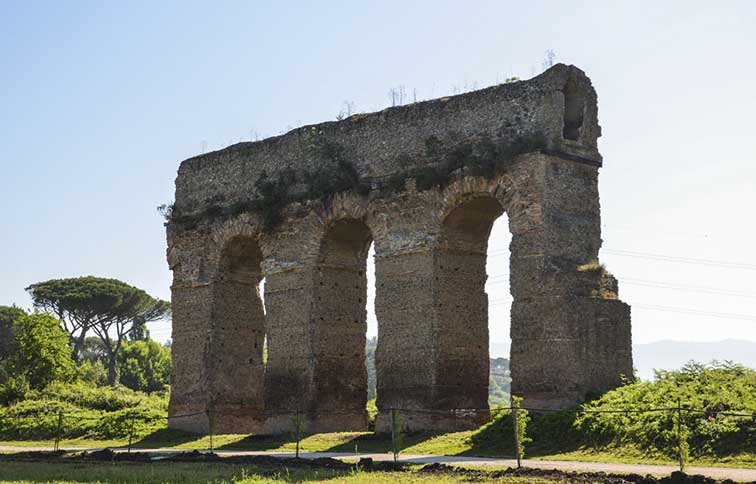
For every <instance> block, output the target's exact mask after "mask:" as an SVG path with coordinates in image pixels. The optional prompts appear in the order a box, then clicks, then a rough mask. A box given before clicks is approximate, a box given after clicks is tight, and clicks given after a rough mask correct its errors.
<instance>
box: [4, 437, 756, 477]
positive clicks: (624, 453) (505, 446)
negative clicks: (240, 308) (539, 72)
mask: <svg viewBox="0 0 756 484" xmlns="http://www.w3.org/2000/svg"><path fill="white" fill-rule="evenodd" d="M472 435H473V431H465V432H452V433H447V434H430V433H419V434H411V435H407V436H404V438H403V444H402V446H401V449H402V450H401V452H402V453H404V454H429V455H452V456H453V455H464V456H476V457H504V458H511V457H512V453H511V445H510V442H508V440H504V441H499V440H497V439H495V438H493V437H492V438H488V439H485V440H482V441H481V440H478V441H473V439H471V437H472ZM127 443H128V442H127V441H125V440H89V439H75V440H63V441H61V447H63V448H74V447H81V448H94V447H125V446H126V445H127ZM0 445H8V446H18V447H52V445H53V442H52V441H49V440H44V441H0ZM133 447H134V448H135V449H148V448H172V449H177V450H194V449H199V450H205V449H209V448H210V437H208V436H197V435H193V434H187V433H184V432H180V431H176V430H169V429H163V430H159V431H157V432H154V433H153V434H150V435H149V436H147V437H144V438H142V439H140V440H138V441H135V442H134V444H133ZM213 447H214V448H215V449H216V450H257V451H270V452H294V450H295V448H296V444H295V443H294V442H292V441H291V438H290V437H288V436H276V437H268V436H247V435H233V434H232V435H216V436H214V437H213ZM300 450H301V451H302V452H345V453H355V454H364V453H389V452H391V439H390V437H388V436H386V435H376V434H372V433H367V432H341V433H327V434H315V435H310V436H307V437H305V438H304V439H303V440H302V442H301V443H300ZM526 457H527V458H530V459H543V460H573V461H592V462H622V463H638V464H666V465H677V462H676V460H675V459H671V458H669V457H667V456H663V455H660V454H654V453H648V452H642V451H640V450H638V449H636V448H632V447H607V448H602V449H595V448H584V447H579V446H574V445H572V446H571V445H563V444H561V443H560V445H555V444H554V443H553V442H535V443H529V444H527V446H526ZM689 464H690V465H701V466H723V467H744V468H756V453H752V454H745V453H741V454H735V455H728V456H721V457H716V458H715V457H704V458H697V459H693V460H692V461H691V462H690V463H689Z"/></svg>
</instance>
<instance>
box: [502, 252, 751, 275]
mask: <svg viewBox="0 0 756 484" xmlns="http://www.w3.org/2000/svg"><path fill="white" fill-rule="evenodd" d="M601 252H602V253H603V254H608V255H616V256H620V257H633V258H637V259H647V260H655V261H659V262H677V263H680V264H695V265H703V266H710V267H724V268H727V269H742V270H749V271H756V264H749V263H746V262H733V261H723V260H717V259H702V258H697V257H680V256H675V255H666V254H656V253H651V252H641V251H636V250H618V249H601ZM509 254H510V251H509V250H498V251H494V252H489V254H488V257H502V256H505V255H509Z"/></svg>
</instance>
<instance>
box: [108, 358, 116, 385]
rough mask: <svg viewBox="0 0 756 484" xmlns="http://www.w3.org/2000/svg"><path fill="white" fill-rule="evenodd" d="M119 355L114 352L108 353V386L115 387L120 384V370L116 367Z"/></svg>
mask: <svg viewBox="0 0 756 484" xmlns="http://www.w3.org/2000/svg"><path fill="white" fill-rule="evenodd" d="M117 355H118V353H116V352H114V351H112V352H110V353H108V385H110V386H111V387H114V388H115V386H116V385H117V384H118V368H117V367H116V358H117Z"/></svg>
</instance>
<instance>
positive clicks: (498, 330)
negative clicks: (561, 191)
mask: <svg viewBox="0 0 756 484" xmlns="http://www.w3.org/2000/svg"><path fill="white" fill-rule="evenodd" d="M511 242H512V233H511V232H510V231H509V217H508V216H507V214H506V213H504V214H502V215H501V216H500V217H499V218H497V219H496V220H495V221H494V223H493V226H492V228H491V234H490V235H489V237H488V251H487V259H486V273H487V275H488V278H487V280H486V294H488V338H489V343H488V349H489V361H490V364H489V377H488V404H489V405H490V406H491V407H495V406H499V405H509V403H510V398H511V394H512V385H511V384H512V377H511V372H510V363H509V362H510V358H509V356H510V349H511V347H512V338H511V336H510V328H511V326H512V319H511V308H512V295H511V292H510V289H509V275H510V272H509V259H510V250H509V244H510V243H511Z"/></svg>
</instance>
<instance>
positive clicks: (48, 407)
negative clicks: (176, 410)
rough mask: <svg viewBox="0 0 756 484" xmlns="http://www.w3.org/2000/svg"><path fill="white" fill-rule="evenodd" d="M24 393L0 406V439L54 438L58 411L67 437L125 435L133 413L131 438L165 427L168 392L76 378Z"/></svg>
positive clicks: (122, 436)
mask: <svg viewBox="0 0 756 484" xmlns="http://www.w3.org/2000/svg"><path fill="white" fill-rule="evenodd" d="M25 397H26V399H25V400H22V401H19V402H17V403H15V404H13V405H10V406H8V407H4V408H0V437H2V438H8V439H51V438H54V437H55V436H56V433H57V428H58V415H59V414H63V420H62V429H61V430H62V436H63V437H66V438H76V437H90V438H101V439H112V438H124V437H126V436H128V433H129V429H130V426H131V423H132V421H131V416H132V415H134V420H133V424H134V433H135V436H142V435H146V434H147V433H150V432H152V431H155V430H158V429H160V428H165V426H166V420H165V417H166V415H167V410H168V395H167V393H163V394H151V395H147V394H144V393H140V392H134V391H132V390H129V389H127V388H123V387H119V388H115V389H114V388H110V387H101V388H98V387H95V386H91V385H88V384H85V383H82V382H79V383H75V384H66V383H54V384H51V385H48V386H47V387H46V388H44V389H43V390H32V391H30V392H28V393H27V394H26V395H25Z"/></svg>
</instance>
